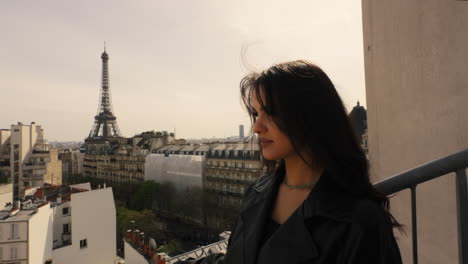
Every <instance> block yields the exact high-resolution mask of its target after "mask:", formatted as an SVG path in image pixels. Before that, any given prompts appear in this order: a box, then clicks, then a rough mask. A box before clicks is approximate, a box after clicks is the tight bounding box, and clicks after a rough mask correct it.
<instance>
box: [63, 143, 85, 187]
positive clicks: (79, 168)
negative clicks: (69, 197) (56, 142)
mask: <svg viewBox="0 0 468 264" xmlns="http://www.w3.org/2000/svg"><path fill="white" fill-rule="evenodd" d="M84 156H85V153H84V152H82V151H80V150H76V149H71V148H67V149H63V150H61V151H60V152H59V159H60V160H61V161H62V181H63V182H68V179H69V177H72V176H74V175H81V174H83V162H84Z"/></svg>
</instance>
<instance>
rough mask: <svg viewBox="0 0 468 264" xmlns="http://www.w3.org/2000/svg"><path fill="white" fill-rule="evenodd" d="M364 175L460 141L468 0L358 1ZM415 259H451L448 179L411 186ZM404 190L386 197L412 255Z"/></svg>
mask: <svg viewBox="0 0 468 264" xmlns="http://www.w3.org/2000/svg"><path fill="white" fill-rule="evenodd" d="M362 16H363V34H364V49H363V51H364V63H365V75H366V76H365V78H366V97H367V100H366V101H367V110H368V125H369V131H368V139H369V159H370V164H371V175H372V177H373V179H374V180H375V181H378V180H382V179H384V178H386V177H390V176H392V175H395V174H398V173H401V172H404V171H406V170H409V169H412V168H415V167H417V166H420V165H422V164H425V163H427V162H430V161H432V160H435V159H438V158H441V157H444V156H446V155H449V154H453V153H455V152H458V151H461V150H463V149H466V147H467V146H468V122H467V120H466V117H467V116H468V107H467V101H468V89H467V87H468V79H467V78H466V73H467V72H468V60H467V59H466V58H467V57H468V49H467V48H466V47H467V46H468V34H464V32H466V29H467V25H468V1H456V0H453V1H445V0H426V1H415V0H395V1H372V0H363V1H362ZM416 193H417V220H418V223H417V227H418V230H417V235H418V252H419V255H418V256H419V262H420V263H427V264H435V263H458V261H459V260H458V245H457V236H458V232H459V231H458V228H457V224H456V223H457V219H456V210H457V209H456V208H457V206H456V204H457V201H456V196H455V193H456V181H455V175H453V174H450V175H446V176H443V177H440V178H438V179H437V180H433V181H429V182H427V183H424V184H421V185H418V187H417V192H416ZM410 197H411V195H410V191H409V190H405V191H402V192H400V193H397V194H396V195H395V196H394V197H393V198H392V199H391V208H392V213H393V214H394V215H395V217H396V219H397V220H398V221H400V222H401V223H402V224H404V225H405V226H406V227H407V229H406V230H407V235H406V236H405V235H403V234H401V233H400V232H396V236H397V241H398V244H399V246H400V249H401V252H402V257H403V263H412V239H411V237H412V236H411V233H412V230H411V198H410Z"/></svg>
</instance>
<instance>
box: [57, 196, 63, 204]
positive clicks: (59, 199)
mask: <svg viewBox="0 0 468 264" xmlns="http://www.w3.org/2000/svg"><path fill="white" fill-rule="evenodd" d="M57 203H58V204H61V203H62V195H61V194H58V195H57Z"/></svg>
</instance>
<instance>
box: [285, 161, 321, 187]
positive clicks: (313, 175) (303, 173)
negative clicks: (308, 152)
mask: <svg viewBox="0 0 468 264" xmlns="http://www.w3.org/2000/svg"><path fill="white" fill-rule="evenodd" d="M304 158H306V159H307V162H309V163H310V164H311V165H315V164H313V163H312V159H311V158H308V157H306V156H304ZM284 161H285V168H286V175H285V177H286V183H287V184H288V185H293V186H300V185H305V184H309V183H311V182H317V181H318V179H319V178H320V175H321V174H322V171H323V169H321V168H320V169H318V168H311V167H309V166H308V165H307V164H306V163H305V162H304V161H303V160H302V159H301V157H299V155H297V154H295V155H292V156H289V157H286V158H285V159H284ZM312 187H313V186H312Z"/></svg>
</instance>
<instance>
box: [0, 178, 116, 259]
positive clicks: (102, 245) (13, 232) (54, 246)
mask: <svg viewBox="0 0 468 264" xmlns="http://www.w3.org/2000/svg"><path fill="white" fill-rule="evenodd" d="M86 186H89V184H88V185H77V186H50V185H48V186H46V187H43V188H38V189H36V190H35V192H34V193H33V194H31V195H28V196H26V198H25V200H24V201H23V202H22V203H21V205H19V204H20V203H19V201H16V202H14V203H13V204H11V205H8V206H6V207H4V208H3V209H2V210H1V211H0V263H19V264H44V263H45V264H52V263H70V264H73V263H95V264H100V263H114V261H115V260H116V215H115V206H114V200H113V194H112V189H111V188H103V189H97V190H91V189H90V187H86Z"/></svg>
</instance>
